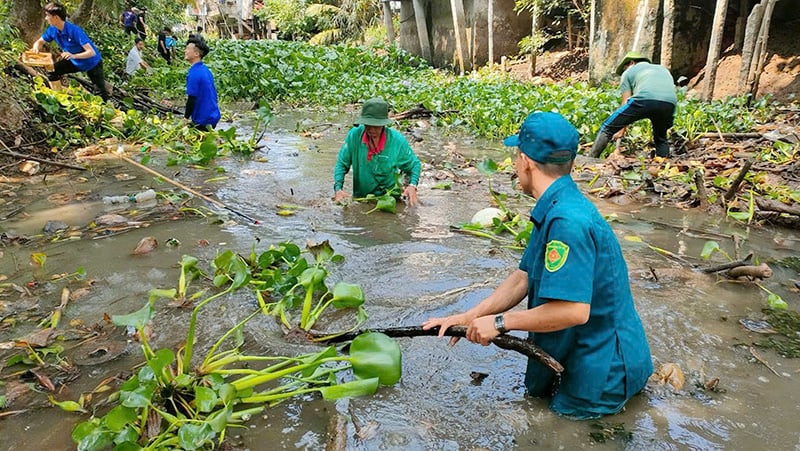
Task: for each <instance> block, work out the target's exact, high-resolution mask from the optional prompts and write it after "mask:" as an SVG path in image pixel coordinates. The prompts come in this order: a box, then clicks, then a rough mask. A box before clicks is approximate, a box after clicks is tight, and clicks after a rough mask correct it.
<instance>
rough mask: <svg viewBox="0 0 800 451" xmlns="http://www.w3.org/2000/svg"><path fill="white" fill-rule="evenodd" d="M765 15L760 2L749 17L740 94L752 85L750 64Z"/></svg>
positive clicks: (740, 74) (743, 47) (743, 45)
mask: <svg viewBox="0 0 800 451" xmlns="http://www.w3.org/2000/svg"><path fill="white" fill-rule="evenodd" d="M763 17H764V6H763V5H761V4H760V3H759V4H757V5H756V6H754V7H753V10H752V11H750V15H749V16H748V17H747V27H745V32H744V43H743V44H742V65H741V67H740V68H739V94H744V90H745V89H747V87H748V86H750V72H751V70H750V66H752V64H753V52H754V51H755V46H756V40H757V39H756V38H757V37H758V34H759V33H758V32H759V28H760V27H761V19H762V18H763Z"/></svg>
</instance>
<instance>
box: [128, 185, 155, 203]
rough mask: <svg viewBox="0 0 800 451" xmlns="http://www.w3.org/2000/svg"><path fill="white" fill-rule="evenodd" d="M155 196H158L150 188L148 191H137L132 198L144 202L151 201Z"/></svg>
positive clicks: (134, 200)
mask: <svg viewBox="0 0 800 451" xmlns="http://www.w3.org/2000/svg"><path fill="white" fill-rule="evenodd" d="M155 198H156V192H155V191H153V190H151V189H149V190H147V191H142V192H141V193H136V195H134V196H133V199H132V200H133V202H136V203H139V204H141V203H144V202H148V201H151V200H153V199H155Z"/></svg>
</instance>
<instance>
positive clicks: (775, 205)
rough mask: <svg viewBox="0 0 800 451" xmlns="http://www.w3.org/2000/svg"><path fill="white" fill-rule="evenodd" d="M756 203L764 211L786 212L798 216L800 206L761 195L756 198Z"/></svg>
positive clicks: (799, 214)
mask: <svg viewBox="0 0 800 451" xmlns="http://www.w3.org/2000/svg"><path fill="white" fill-rule="evenodd" d="M756 205H758V208H759V209H761V210H764V211H775V212H778V213H787V214H790V215H795V216H800V206H796V205H786V204H784V203H782V202H778V201H776V200H772V199H764V198H763V197H757V198H756Z"/></svg>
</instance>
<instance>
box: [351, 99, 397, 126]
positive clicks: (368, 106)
mask: <svg viewBox="0 0 800 451" xmlns="http://www.w3.org/2000/svg"><path fill="white" fill-rule="evenodd" d="M392 122H393V121H392V120H391V119H389V104H388V103H386V101H384V100H383V99H381V98H379V97H376V98H374V99H369V100H367V101H366V102H364V105H362V106H361V116H359V117H358V120H357V121H356V123H358V124H363V125H374V126H378V127H381V126H386V125H389V124H391V123H392Z"/></svg>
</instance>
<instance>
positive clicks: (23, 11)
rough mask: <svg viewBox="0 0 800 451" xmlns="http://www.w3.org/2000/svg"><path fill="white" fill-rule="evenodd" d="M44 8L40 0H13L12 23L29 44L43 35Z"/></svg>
mask: <svg viewBox="0 0 800 451" xmlns="http://www.w3.org/2000/svg"><path fill="white" fill-rule="evenodd" d="M43 23H44V10H43V9H42V5H41V3H39V0H13V2H12V4H11V25H12V26H14V27H15V28H16V29H17V30H18V31H19V36H20V38H21V39H22V40H23V41H24V42H25V43H26V44H28V46H31V45H33V43H34V42H35V41H36V40H37V39H39V38H40V37H41V36H42V24H43Z"/></svg>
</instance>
